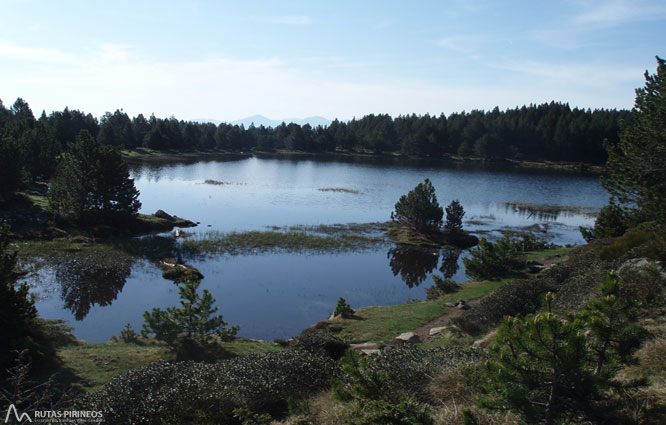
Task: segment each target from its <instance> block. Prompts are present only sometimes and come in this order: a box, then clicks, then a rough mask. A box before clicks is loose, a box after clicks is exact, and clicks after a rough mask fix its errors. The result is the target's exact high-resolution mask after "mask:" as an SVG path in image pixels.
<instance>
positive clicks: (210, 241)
mask: <svg viewBox="0 0 666 425" xmlns="http://www.w3.org/2000/svg"><path fill="white" fill-rule="evenodd" d="M384 243H386V241H385V239H384V238H382V237H378V236H371V235H368V234H358V233H355V232H350V231H343V230H339V231H334V230H332V229H330V228H327V229H325V230H323V231H322V232H319V231H317V233H314V232H313V231H310V230H306V229H305V228H302V230H301V229H297V228H288V229H286V230H268V231H248V232H229V233H224V232H217V231H211V232H208V233H205V234H203V235H199V236H196V237H195V238H193V239H185V240H184V241H183V246H184V247H185V248H186V249H188V250H190V251H192V252H194V253H206V254H229V255H239V254H254V253H263V252H271V251H275V250H282V251H286V252H317V253H319V252H354V251H362V250H365V249H368V248H371V247H374V246H377V245H378V244H384Z"/></svg>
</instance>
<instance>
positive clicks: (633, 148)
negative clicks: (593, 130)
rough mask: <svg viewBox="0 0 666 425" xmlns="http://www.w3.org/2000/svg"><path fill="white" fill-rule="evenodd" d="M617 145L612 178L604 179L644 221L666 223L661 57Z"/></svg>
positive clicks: (665, 98)
mask: <svg viewBox="0 0 666 425" xmlns="http://www.w3.org/2000/svg"><path fill="white" fill-rule="evenodd" d="M620 128H621V130H620V139H619V141H618V142H617V143H611V142H608V141H606V142H605V143H604V147H605V148H606V150H607V151H608V162H607V164H606V168H607V169H608V178H606V179H603V180H602V184H603V185H604V187H605V188H606V189H607V190H608V191H609V192H610V193H611V196H612V198H613V199H614V200H617V202H618V203H619V206H620V207H621V208H622V209H623V210H624V211H625V212H627V213H629V214H635V213H636V212H638V213H639V214H640V216H641V219H640V221H644V220H659V221H660V222H665V221H666V167H664V152H666V62H665V61H664V60H663V59H661V58H659V57H657V73H656V74H652V75H650V74H649V73H648V72H647V71H646V72H645V86H644V87H643V88H639V89H637V90H636V99H635V103H634V109H633V111H632V117H631V122H630V123H625V122H622V123H621V126H620Z"/></svg>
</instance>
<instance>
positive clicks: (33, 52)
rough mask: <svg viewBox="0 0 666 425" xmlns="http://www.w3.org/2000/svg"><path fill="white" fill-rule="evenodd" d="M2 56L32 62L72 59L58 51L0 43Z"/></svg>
mask: <svg viewBox="0 0 666 425" xmlns="http://www.w3.org/2000/svg"><path fill="white" fill-rule="evenodd" d="M2 56H10V57H13V58H19V59H25V60H28V61H31V62H67V61H69V60H71V59H72V56H71V55H70V54H66V53H64V52H62V51H60V50H57V49H43V48H38V47H23V46H17V45H15V44H10V43H5V42H3V41H0V57H2Z"/></svg>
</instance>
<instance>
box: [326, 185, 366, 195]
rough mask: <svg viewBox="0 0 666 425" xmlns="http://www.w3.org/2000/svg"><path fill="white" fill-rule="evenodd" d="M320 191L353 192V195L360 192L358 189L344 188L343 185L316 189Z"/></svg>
mask: <svg viewBox="0 0 666 425" xmlns="http://www.w3.org/2000/svg"><path fill="white" fill-rule="evenodd" d="M317 190H318V191H320V192H342V193H353V194H354V195H358V194H359V193H361V192H360V191H358V190H355V189H346V188H344V187H322V188H319V189H317Z"/></svg>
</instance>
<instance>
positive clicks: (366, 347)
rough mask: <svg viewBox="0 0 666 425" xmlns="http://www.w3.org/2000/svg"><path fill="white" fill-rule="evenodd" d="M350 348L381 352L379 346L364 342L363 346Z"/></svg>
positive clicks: (352, 345) (350, 345) (351, 346)
mask: <svg viewBox="0 0 666 425" xmlns="http://www.w3.org/2000/svg"><path fill="white" fill-rule="evenodd" d="M349 348H351V349H352V350H357V351H364V350H379V344H375V343H374V342H364V343H362V344H349Z"/></svg>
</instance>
